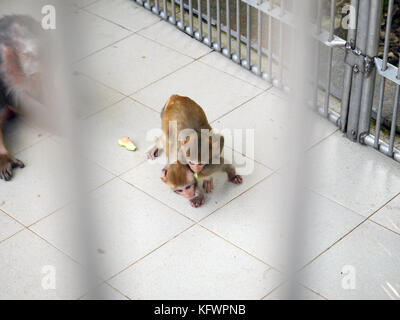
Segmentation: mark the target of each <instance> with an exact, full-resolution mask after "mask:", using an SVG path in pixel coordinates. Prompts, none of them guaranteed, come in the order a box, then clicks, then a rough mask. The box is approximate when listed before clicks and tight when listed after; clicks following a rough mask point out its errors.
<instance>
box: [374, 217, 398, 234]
mask: <svg viewBox="0 0 400 320" xmlns="http://www.w3.org/2000/svg"><path fill="white" fill-rule="evenodd" d="M368 221H369V222H372V223H375V224H377V225H378V226H380V227H382V228H385V229H386V230H388V231H391V232H393V233H394V234H397V235H399V236H400V232H398V231H395V230H393V229H390V228H389V227H386V226H384V225H383V224H381V223H379V222H377V221H375V220H368Z"/></svg>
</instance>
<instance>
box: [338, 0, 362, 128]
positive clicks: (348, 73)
mask: <svg viewBox="0 0 400 320" xmlns="http://www.w3.org/2000/svg"><path fill="white" fill-rule="evenodd" d="M350 5H351V6H352V7H353V8H355V12H356V17H357V16H358V11H359V0H351V3H350ZM355 24H356V27H355V28H354V29H349V30H348V32H347V42H348V43H349V44H351V45H354V46H355V43H356V39H357V32H356V31H357V25H358V19H356V21H355ZM352 81H353V68H352V67H351V66H350V65H348V64H345V65H344V77H343V94H342V104H341V107H340V129H341V131H342V132H346V130H347V122H348V117H349V107H350V90H351V86H352Z"/></svg>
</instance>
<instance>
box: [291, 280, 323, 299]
mask: <svg viewBox="0 0 400 320" xmlns="http://www.w3.org/2000/svg"><path fill="white" fill-rule="evenodd" d="M298 285H299V286H302V287H303V288H305V289H307V290H310V291H311V292H313V293H314V294H316V295H318V296H320V297H321V298H322V299H324V300H328V298H327V297H325V296H323V295H322V294H320V293H319V292H317V291H315V290H313V289H311V288H309V287H308V286H306V285H304V284H303V283H301V282H300V281H299V282H298Z"/></svg>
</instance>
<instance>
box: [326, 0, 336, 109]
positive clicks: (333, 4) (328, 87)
mask: <svg viewBox="0 0 400 320" xmlns="http://www.w3.org/2000/svg"><path fill="white" fill-rule="evenodd" d="M335 12H336V0H331V16H330V26H329V36H328V41H329V42H331V41H332V40H333V31H334V28H335ZM328 50H329V51H328V73H327V83H326V91H325V102H324V115H325V116H326V117H327V116H328V109H329V96H330V94H331V77H332V57H333V48H332V47H329V49H328Z"/></svg>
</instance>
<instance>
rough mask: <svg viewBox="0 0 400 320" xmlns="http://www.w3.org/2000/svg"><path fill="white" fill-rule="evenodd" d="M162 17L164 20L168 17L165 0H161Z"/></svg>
mask: <svg viewBox="0 0 400 320" xmlns="http://www.w3.org/2000/svg"><path fill="white" fill-rule="evenodd" d="M163 9H164V10H163V15H164V16H163V18H164V20H167V19H168V9H167V0H163Z"/></svg>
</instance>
